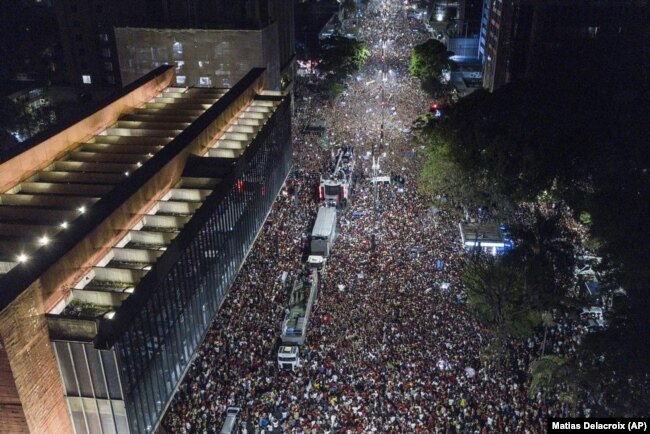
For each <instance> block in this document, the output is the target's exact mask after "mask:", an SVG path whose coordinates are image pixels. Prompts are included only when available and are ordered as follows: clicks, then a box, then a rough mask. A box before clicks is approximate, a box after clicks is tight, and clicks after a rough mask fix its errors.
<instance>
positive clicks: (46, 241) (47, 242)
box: [38, 235, 50, 246]
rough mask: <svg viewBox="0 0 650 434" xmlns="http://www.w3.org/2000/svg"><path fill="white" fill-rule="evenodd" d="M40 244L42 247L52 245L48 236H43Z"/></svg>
mask: <svg viewBox="0 0 650 434" xmlns="http://www.w3.org/2000/svg"><path fill="white" fill-rule="evenodd" d="M38 244H40V245H41V246H47V245H48V244H50V239H49V238H48V237H47V235H43V236H42V237H40V238H39V239H38Z"/></svg>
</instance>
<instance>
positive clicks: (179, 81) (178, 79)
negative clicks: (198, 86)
mask: <svg viewBox="0 0 650 434" xmlns="http://www.w3.org/2000/svg"><path fill="white" fill-rule="evenodd" d="M186 81H187V77H186V76H184V75H177V76H176V84H178V85H180V86H184V85H185V82H186Z"/></svg>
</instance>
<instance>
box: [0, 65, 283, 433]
mask: <svg viewBox="0 0 650 434" xmlns="http://www.w3.org/2000/svg"><path fill="white" fill-rule="evenodd" d="M263 82H264V71H263V70H262V69H253V70H251V71H249V72H248V73H247V74H246V75H245V76H244V77H243V78H242V79H241V80H240V81H239V82H237V83H235V84H234V85H233V86H232V87H231V88H229V89H216V88H187V87H177V86H176V85H175V83H176V78H175V68H174V67H172V66H164V67H160V68H158V69H157V70H155V71H153V72H151V73H150V74H147V75H146V76H144V77H142V78H140V79H139V80H136V81H135V82H133V83H131V84H130V85H129V86H128V87H126V88H125V89H123V90H122V91H121V92H120V93H119V94H118V95H117V96H115V97H114V98H113V99H111V100H110V101H108V102H107V103H106V104H105V105H103V106H101V107H99V108H97V109H96V110H95V111H93V112H92V113H89V114H88V115H87V116H84V117H82V118H80V119H78V120H76V121H74V122H72V123H70V124H69V125H66V126H61V127H60V129H59V130H58V131H56V132H54V133H53V134H52V135H50V136H48V137H46V138H42V140H40V141H38V142H34V143H32V145H33V146H32V147H30V148H29V149H27V150H24V151H22V152H19V153H16V154H15V155H12V156H10V157H9V158H8V159H7V160H6V161H3V162H1V164H0V192H1V194H0V287H2V291H1V292H0V420H1V421H2V428H1V430H2V431H3V432H20V433H24V432H33V433H39V434H40V433H57V434H58V433H62V434H67V433H75V432H76V433H120V434H122V433H150V432H153V431H154V430H155V429H156V427H157V426H158V424H159V422H160V419H161V418H162V415H163V414H164V411H165V409H166V406H167V405H168V404H169V402H170V401H171V398H172V396H173V393H174V390H175V388H176V386H177V385H178V384H179V382H180V381H181V379H182V376H183V374H184V372H185V371H186V369H187V368H188V367H189V364H190V361H191V358H192V355H193V354H194V352H195V351H196V349H197V347H198V345H199V344H200V342H201V341H202V339H203V336H204V334H205V332H206V331H207V329H208V327H209V326H210V324H211V321H212V319H213V317H214V315H215V314H216V312H217V310H218V309H219V306H220V305H221V302H222V301H223V299H224V297H225V296H226V294H227V292H228V289H229V286H230V284H231V283H232V281H233V280H234V278H235V276H236V274H237V272H238V270H239V267H240V266H241V264H242V263H243V261H244V258H245V256H246V254H247V252H248V250H249V248H250V247H251V245H252V243H253V241H254V239H255V237H256V234H257V233H258V230H259V228H260V227H261V225H262V224H263V222H264V220H265V218H266V215H267V213H268V212H269V210H270V208H271V206H272V204H273V202H274V200H275V197H276V195H277V193H278V192H279V189H280V188H281V186H282V184H283V182H284V179H285V178H286V176H287V174H288V172H289V169H290V166H291V156H292V149H291V137H290V135H291V116H290V101H289V98H288V97H286V96H282V95H280V94H279V93H278V92H269V91H264V90H263V89H264V83H263Z"/></svg>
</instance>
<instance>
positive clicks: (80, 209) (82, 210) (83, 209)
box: [77, 205, 86, 214]
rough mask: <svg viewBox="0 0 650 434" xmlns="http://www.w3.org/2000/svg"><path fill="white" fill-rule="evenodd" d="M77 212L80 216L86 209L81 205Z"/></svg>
mask: <svg viewBox="0 0 650 434" xmlns="http://www.w3.org/2000/svg"><path fill="white" fill-rule="evenodd" d="M77 211H79V212H80V213H81V214H83V213H85V212H86V207H85V206H83V205H81V206H80V207H79V208H77Z"/></svg>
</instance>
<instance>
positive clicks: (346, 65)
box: [318, 36, 370, 78]
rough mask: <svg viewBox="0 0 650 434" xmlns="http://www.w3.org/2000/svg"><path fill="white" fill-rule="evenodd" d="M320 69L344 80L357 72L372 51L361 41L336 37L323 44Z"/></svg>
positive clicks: (326, 40)
mask: <svg viewBox="0 0 650 434" xmlns="http://www.w3.org/2000/svg"><path fill="white" fill-rule="evenodd" d="M321 44H322V45H321V61H320V63H319V65H318V69H319V70H320V71H321V72H322V73H323V74H327V75H330V76H333V77H335V78H344V77H346V76H347V75H349V74H352V73H353V72H355V71H357V70H358V69H359V68H361V66H363V64H364V63H365V62H366V61H367V60H368V58H369V57H370V50H369V49H368V47H367V46H366V45H365V44H364V43H363V42H361V41H356V40H354V39H348V38H343V37H340V36H334V37H330V38H327V39H325V40H324V41H322V43H321Z"/></svg>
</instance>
